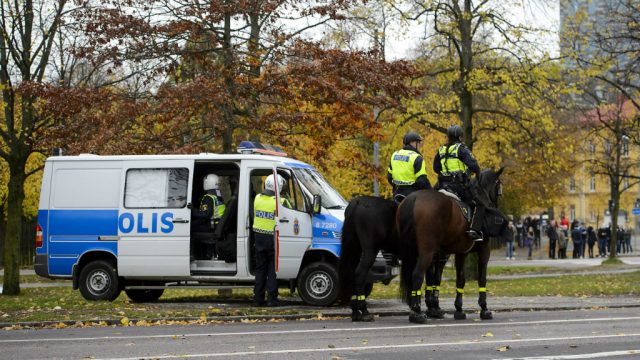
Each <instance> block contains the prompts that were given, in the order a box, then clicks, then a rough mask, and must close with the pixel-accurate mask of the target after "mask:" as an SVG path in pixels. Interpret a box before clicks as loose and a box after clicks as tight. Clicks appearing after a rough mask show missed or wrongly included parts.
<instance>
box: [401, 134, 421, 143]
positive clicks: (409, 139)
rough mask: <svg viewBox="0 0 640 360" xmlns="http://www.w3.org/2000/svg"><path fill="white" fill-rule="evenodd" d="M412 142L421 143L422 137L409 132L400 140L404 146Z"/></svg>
mask: <svg viewBox="0 0 640 360" xmlns="http://www.w3.org/2000/svg"><path fill="white" fill-rule="evenodd" d="M414 141H422V136H420V135H419V134H418V133H417V132H415V131H409V132H408V133H406V134H405V135H404V137H403V138H402V143H403V144H404V145H408V144H410V143H412V142H414Z"/></svg>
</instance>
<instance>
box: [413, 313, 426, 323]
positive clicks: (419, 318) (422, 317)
mask: <svg viewBox="0 0 640 360" xmlns="http://www.w3.org/2000/svg"><path fill="white" fill-rule="evenodd" d="M409 322H412V323H414V324H425V323H426V322H427V315H426V314H425V313H421V312H419V313H417V312H413V311H412V312H411V313H409Z"/></svg>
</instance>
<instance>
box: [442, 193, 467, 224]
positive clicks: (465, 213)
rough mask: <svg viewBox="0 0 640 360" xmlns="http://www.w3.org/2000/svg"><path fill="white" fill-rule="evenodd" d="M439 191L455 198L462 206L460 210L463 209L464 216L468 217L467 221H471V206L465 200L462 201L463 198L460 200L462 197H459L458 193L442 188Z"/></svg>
mask: <svg viewBox="0 0 640 360" xmlns="http://www.w3.org/2000/svg"><path fill="white" fill-rule="evenodd" d="M438 192H441V193H442V194H443V195H445V196H448V197H450V198H452V199H454V200H455V201H456V203H457V204H458V206H459V207H460V211H462V215H464V218H465V219H467V222H471V207H470V206H469V205H467V204H465V203H464V202H462V200H460V198H459V197H458V195H456V194H454V193H452V192H450V191H447V190H445V189H440V190H438Z"/></svg>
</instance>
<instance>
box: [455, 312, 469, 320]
mask: <svg viewBox="0 0 640 360" xmlns="http://www.w3.org/2000/svg"><path fill="white" fill-rule="evenodd" d="M453 318H454V319H456V320H465V319H466V318H467V314H465V313H463V312H462V311H456V312H454V313H453Z"/></svg>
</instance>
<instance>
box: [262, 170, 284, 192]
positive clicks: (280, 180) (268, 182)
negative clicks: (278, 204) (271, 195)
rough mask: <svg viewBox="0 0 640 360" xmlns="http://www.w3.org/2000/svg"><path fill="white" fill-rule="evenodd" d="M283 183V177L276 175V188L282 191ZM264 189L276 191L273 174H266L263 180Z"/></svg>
mask: <svg viewBox="0 0 640 360" xmlns="http://www.w3.org/2000/svg"><path fill="white" fill-rule="evenodd" d="M284 183H285V181H284V178H283V177H282V176H280V175H278V190H279V191H280V192H282V189H283V188H284ZM264 189H265V190H270V191H273V192H276V189H275V181H274V180H273V174H271V175H269V176H267V179H266V180H265V181H264Z"/></svg>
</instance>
